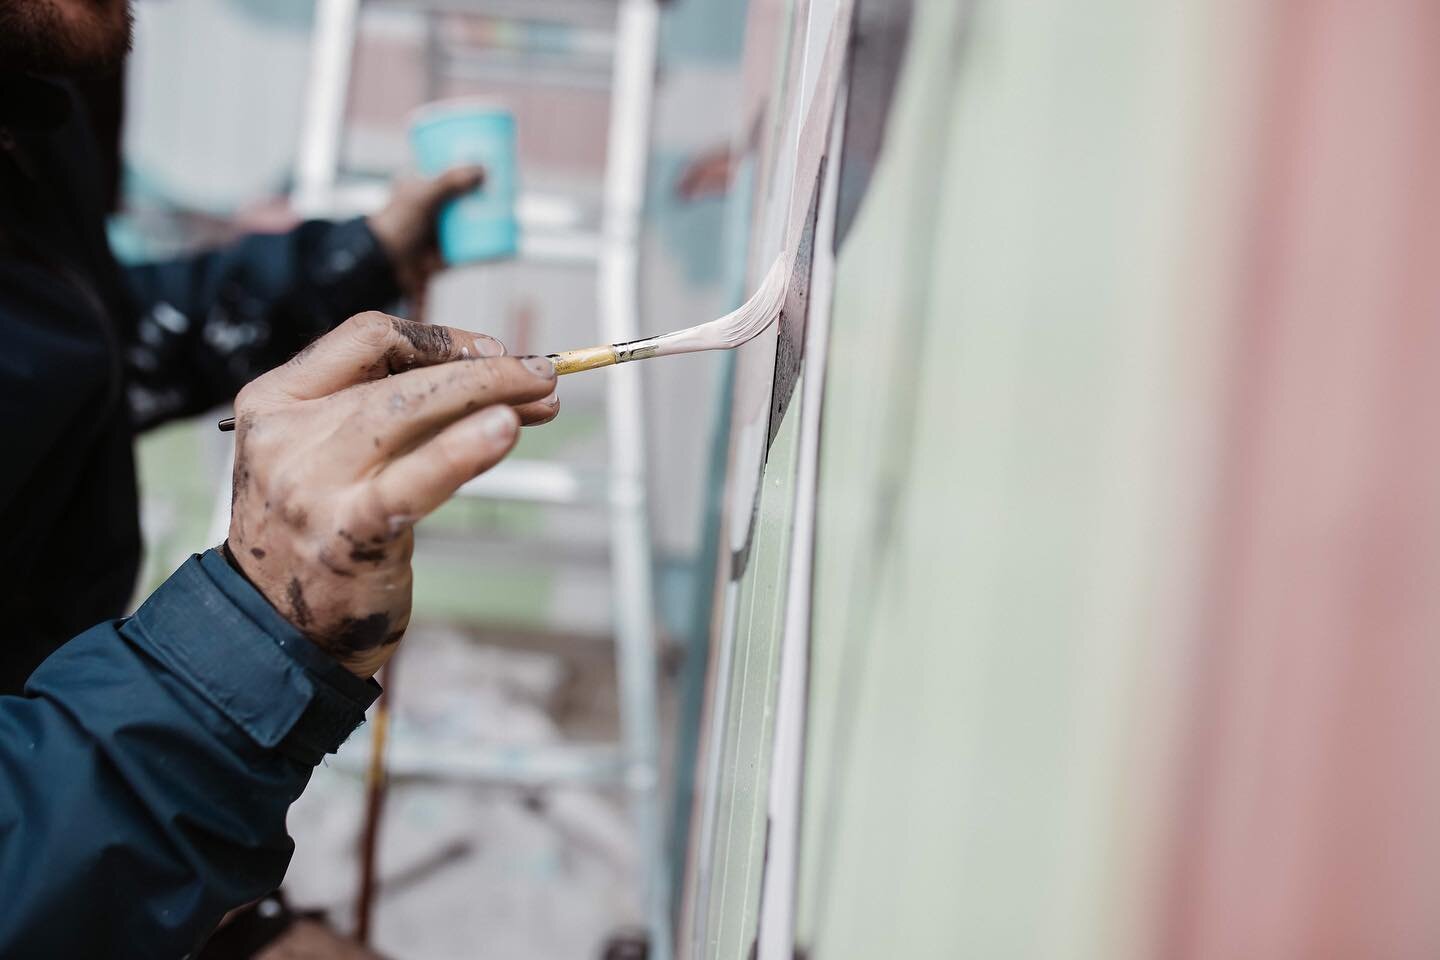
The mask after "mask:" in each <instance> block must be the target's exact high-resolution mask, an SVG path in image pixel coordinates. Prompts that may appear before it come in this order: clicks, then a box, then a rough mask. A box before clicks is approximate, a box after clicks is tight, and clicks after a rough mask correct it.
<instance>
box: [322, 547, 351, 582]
mask: <svg viewBox="0 0 1440 960" xmlns="http://www.w3.org/2000/svg"><path fill="white" fill-rule="evenodd" d="M320 563H321V564H322V565H324V567H325V569H326V570H329V571H330V572H331V573H333V574H335V576H337V577H345V578H347V579H348V578H350V577H353V576H355V571H353V570H347V569H345V568H344V567H342V566H340V564H338V563H336V562H335V561H334V560H332V559H331V558H330V554H329V552H328V551H325V550H321V551H320Z"/></svg>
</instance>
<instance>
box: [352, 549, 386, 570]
mask: <svg viewBox="0 0 1440 960" xmlns="http://www.w3.org/2000/svg"><path fill="white" fill-rule="evenodd" d="M350 559H351V560H354V561H355V562H356V563H369V564H374V565H375V566H379V565H380V564H381V563H384V562H385V548H384V547H359V546H357V547H354V548H352V549H351V550H350Z"/></svg>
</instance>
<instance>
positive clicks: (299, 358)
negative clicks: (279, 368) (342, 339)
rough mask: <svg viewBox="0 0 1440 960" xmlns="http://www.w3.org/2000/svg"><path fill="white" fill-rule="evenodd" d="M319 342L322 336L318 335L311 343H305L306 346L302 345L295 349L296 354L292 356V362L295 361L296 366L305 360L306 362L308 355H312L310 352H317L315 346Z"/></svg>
mask: <svg viewBox="0 0 1440 960" xmlns="http://www.w3.org/2000/svg"><path fill="white" fill-rule="evenodd" d="M321 336H323V334H322V335H321ZM319 343H320V336H317V337H315V338H314V339H313V340H311V341H310V342H309V343H307V344H305V346H303V347H301V348H300V349H299V350H297V351H295V356H293V357H291V358H290V362H291V363H293V364H295V365H296V366H299V365H300V364H302V363H304V362H305V358H306V357H308V356H310V354H312V353H314V352H315V347H316V346H317V345H319Z"/></svg>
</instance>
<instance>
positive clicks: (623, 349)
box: [217, 253, 790, 431]
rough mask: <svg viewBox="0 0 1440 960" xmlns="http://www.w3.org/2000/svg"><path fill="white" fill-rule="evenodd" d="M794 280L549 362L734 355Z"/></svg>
mask: <svg viewBox="0 0 1440 960" xmlns="http://www.w3.org/2000/svg"><path fill="white" fill-rule="evenodd" d="M789 277H790V258H789V257H788V256H786V255H785V254H783V253H782V254H780V256H778V257H776V258H775V262H774V263H772V264H771V265H770V270H769V272H767V273H766V274H765V279H764V280H762V281H760V288H759V289H758V290H756V291H755V294H754V296H752V297H751V298H750V299H749V300H746V301H745V302H744V303H742V304H741V305H740V306H739V308H738V309H736V310H732V311H731V312H729V313H727V314H725V316H723V317H719V318H717V319H715V320H711V321H710V322H709V323H702V324H699V325H697V326H693V327H687V328H686V329H684V330H676V331H675V332H674V333H662V334H661V335H660V336H658V337H646V338H645V339H643V340H631V341H629V342H627V343H612V344H609V345H607V346H603V347H583V348H581V349H579V350H565V351H562V352H560V353H552V354H550V355H549V357H547V359H548V360H550V362H551V363H553V364H555V373H556V374H562V373H578V372H580V371H581V370H594V369H595V368H597V367H610V366H614V365H615V364H617V363H629V362H630V361H631V360H648V359H649V358H650V357H668V356H672V355H674V354H677V353H695V352H697V351H699V350H733V349H735V348H736V347H738V346H740V345H741V344H745V343H749V342H750V341H751V340H754V339H755V338H756V337H757V336H759V335H760V333H761V332H762V331H763V330H764V329H765V328H766V327H768V326H770V324H772V323H774V322H775V318H776V317H778V316H780V308H781V307H782V306H783V305H784V303H785V290H786V287H787V280H788V279H789ZM217 426H218V427H219V428H220V429H221V430H222V431H229V430H234V429H235V418H234V417H226V418H225V419H224V420H221V421H220V422H219V424H217Z"/></svg>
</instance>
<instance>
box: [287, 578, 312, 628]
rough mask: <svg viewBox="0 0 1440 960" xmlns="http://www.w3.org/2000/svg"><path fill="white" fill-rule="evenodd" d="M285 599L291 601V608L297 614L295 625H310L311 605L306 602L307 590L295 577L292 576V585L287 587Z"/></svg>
mask: <svg viewBox="0 0 1440 960" xmlns="http://www.w3.org/2000/svg"><path fill="white" fill-rule="evenodd" d="M285 599H286V600H289V601H290V609H291V610H292V611H293V612H294V614H295V625H296V626H297V627H308V626H309V625H310V605H309V604H307V603H306V602H305V591H304V589H302V588H301V586H300V581H299V580H298V579H296V578H295V577H291V578H290V585H289V586H287V587H286V588H285Z"/></svg>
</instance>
